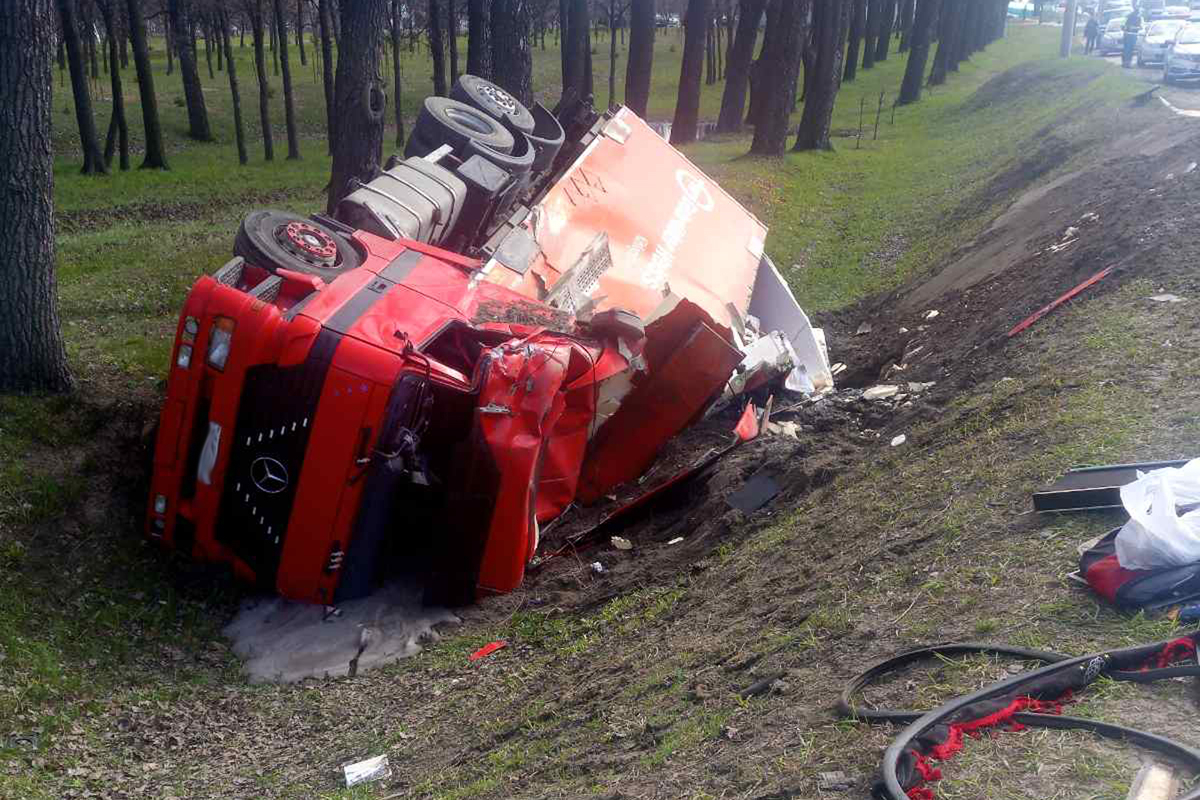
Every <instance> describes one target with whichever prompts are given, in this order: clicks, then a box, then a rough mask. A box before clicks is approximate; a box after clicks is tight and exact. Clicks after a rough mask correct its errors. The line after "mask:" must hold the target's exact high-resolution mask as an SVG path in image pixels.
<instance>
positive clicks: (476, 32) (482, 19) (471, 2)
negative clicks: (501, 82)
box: [467, 0, 492, 80]
mask: <svg viewBox="0 0 1200 800" xmlns="http://www.w3.org/2000/svg"><path fill="white" fill-rule="evenodd" d="M490 11H491V3H490V2H489V0H467V72H469V73H470V74H472V75H476V76H478V77H480V78H486V79H487V80H491V79H492V43H491V33H492V31H491V25H492V23H491V20H490V19H489V16H490Z"/></svg>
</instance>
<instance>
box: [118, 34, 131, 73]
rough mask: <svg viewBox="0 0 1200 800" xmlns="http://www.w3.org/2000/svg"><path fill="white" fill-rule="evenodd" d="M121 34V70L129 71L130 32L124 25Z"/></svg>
mask: <svg viewBox="0 0 1200 800" xmlns="http://www.w3.org/2000/svg"><path fill="white" fill-rule="evenodd" d="M119 30H120V32H121V34H120V35H121V69H129V31H128V29H127V28H126V27H125V26H124V25H122V26H120V28H119Z"/></svg>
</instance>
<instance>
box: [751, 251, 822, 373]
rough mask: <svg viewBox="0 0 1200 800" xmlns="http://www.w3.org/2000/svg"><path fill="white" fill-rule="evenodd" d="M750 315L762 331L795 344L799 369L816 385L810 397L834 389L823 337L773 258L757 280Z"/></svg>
mask: <svg viewBox="0 0 1200 800" xmlns="http://www.w3.org/2000/svg"><path fill="white" fill-rule="evenodd" d="M749 313H750V314H753V315H754V316H756V317H758V319H759V322H760V324H761V325H762V330H764V331H779V332H780V333H782V334H783V335H784V337H786V338H787V340H788V342H789V343H791V346H792V349H793V350H794V351H795V353H796V357H797V360H796V368H797V370H799V369H801V368H802V369H803V371H804V373H805V376H806V378H807V380H808V381H809V382H811V383H812V386H813V389H811V390H809V393H810V394H811V393H814V392H819V391H821V390H823V389H825V388H826V387H832V386H833V375H832V373H831V372H830V371H829V356H828V355H827V353H826V349H825V347H824V345H823V338H824V337H823V334H818V333H817V329H815V328H813V326H812V323H811V322H810V321H809V319H808V315H807V314H805V313H804V310H803V309H801V308H800V304H799V303H797V302H796V296H795V295H794V294H792V290H791V288H790V287H789V286H788V285H787V281H785V280H784V279H783V276H782V275H780V274H779V270H778V269H776V268H775V265H774V264H773V263H772V262H771V260H770V259H769V258H766V257H764V258H763V263H762V266H760V267H759V269H758V276H757V277H756V278H755V279H754V291H753V293H752V294H751V296H750V308H749ZM788 388H789V389H790V388H792V387H791V386H789V387H788Z"/></svg>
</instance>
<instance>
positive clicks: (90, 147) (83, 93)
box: [6, 0, 108, 175]
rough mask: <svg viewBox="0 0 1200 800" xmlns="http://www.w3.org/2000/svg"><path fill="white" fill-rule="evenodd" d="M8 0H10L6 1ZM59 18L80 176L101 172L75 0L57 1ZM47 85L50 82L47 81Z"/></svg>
mask: <svg viewBox="0 0 1200 800" xmlns="http://www.w3.org/2000/svg"><path fill="white" fill-rule="evenodd" d="M6 1H10V0H6ZM58 13H59V16H60V18H61V19H62V31H63V39H64V41H65V43H66V47H67V65H68V66H69V67H70V70H71V94H72V95H73V96H74V98H75V122H76V124H77V125H78V126H79V143H80V146H81V147H82V148H83V168H82V169H81V170H80V171H81V172H82V173H83V174H84V175H91V174H94V173H105V172H108V169H107V168H106V167H105V166H104V155H103V154H102V153H101V152H100V145H99V143H98V142H97V140H96V120H95V118H94V117H93V116H92V95H91V92H90V91H89V90H88V77H87V72H86V67H85V66H84V63H83V48H82V47H81V44H80V41H79V20H78V19H76V17H75V0H58ZM46 85H47V86H49V85H50V84H49V83H47V84H46Z"/></svg>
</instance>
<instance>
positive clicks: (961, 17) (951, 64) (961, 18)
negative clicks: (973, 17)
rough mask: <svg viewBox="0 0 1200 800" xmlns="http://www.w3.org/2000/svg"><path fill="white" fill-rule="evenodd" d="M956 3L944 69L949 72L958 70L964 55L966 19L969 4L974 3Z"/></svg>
mask: <svg viewBox="0 0 1200 800" xmlns="http://www.w3.org/2000/svg"><path fill="white" fill-rule="evenodd" d="M956 5H957V6H958V9H957V11H956V12H955V18H954V30H953V32H951V34H950V44H951V47H950V50H949V52H948V55H947V60H946V69H948V70H949V71H950V72H958V65H959V64H961V63H962V60H963V59H964V58H965V57H966V53H965V52H964V50H963V43H964V42H965V41H966V38H967V35H966V34H967V21H968V19H969V17H970V11H971V9H970V6H971V5H974V4H973V3H968V2H965V0H960V2H958V3H956Z"/></svg>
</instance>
